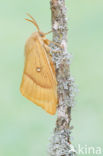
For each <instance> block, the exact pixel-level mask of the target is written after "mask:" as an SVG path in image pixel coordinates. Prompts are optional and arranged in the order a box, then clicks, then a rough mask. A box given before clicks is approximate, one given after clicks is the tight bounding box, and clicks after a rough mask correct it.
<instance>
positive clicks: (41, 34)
mask: <svg viewBox="0 0 103 156" xmlns="http://www.w3.org/2000/svg"><path fill="white" fill-rule="evenodd" d="M27 15H28V16H29V17H30V18H31V19H25V20H27V21H29V22H32V23H33V24H34V25H35V27H36V28H37V30H38V32H39V35H40V36H41V37H43V38H44V37H45V36H46V35H48V34H49V33H51V32H52V31H49V32H47V33H43V32H41V31H40V28H39V26H38V24H37V22H36V20H35V19H34V18H33V17H32V16H31V15H30V14H28V13H27Z"/></svg>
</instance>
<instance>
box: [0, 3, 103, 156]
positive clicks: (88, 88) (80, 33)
mask: <svg viewBox="0 0 103 156" xmlns="http://www.w3.org/2000/svg"><path fill="white" fill-rule="evenodd" d="M66 5H67V8H68V28H69V33H68V51H69V52H71V53H72V55H73V58H72V64H71V74H72V75H73V77H74V78H75V81H76V84H77V85H78V87H79V94H78V96H77V97H76V106H75V107H74V108H73V109H72V125H73V126H74V130H73V133H72V142H73V144H74V145H75V146H76V147H77V145H78V144H80V145H81V146H85V145H87V146H94V147H97V146H100V147H102V149H103V137H102V136H103V95H102V94H103V87H102V85H103V69H102V67H103V0H91V1H90V0H86V1H83V0H76V1H75V0H66ZM27 12H28V13H30V14H31V15H32V16H33V17H34V18H35V19H36V20H37V22H38V24H39V25H40V28H41V30H42V31H44V32H48V31H49V30H51V12H50V6H49V0H45V1H41V0H30V1H27V0H22V1H21V0H15V1H14V0H0V34H1V35H0V43H1V44H0V156H14V155H15V156H46V155H47V150H48V144H49V138H50V136H51V135H52V132H53V129H54V127H55V121H56V116H50V115H48V114H47V113H45V111H43V110H42V109H41V108H39V107H37V106H36V105H34V104H32V103H31V102H30V101H28V100H27V99H25V98H24V97H23V96H22V95H21V94H20V91H19V86H20V82H21V78H22V72H23V66H24V44H25V41H26V40H27V38H28V37H29V36H30V35H31V33H32V32H34V31H35V27H34V26H33V25H32V24H30V23H29V22H26V21H25V20H24V18H25V17H26V13H27ZM48 38H49V39H51V38H52V36H51V35H49V36H48ZM81 155H82V154H80V156H81ZM84 155H86V156H88V154H84ZM91 155H92V154H91Z"/></svg>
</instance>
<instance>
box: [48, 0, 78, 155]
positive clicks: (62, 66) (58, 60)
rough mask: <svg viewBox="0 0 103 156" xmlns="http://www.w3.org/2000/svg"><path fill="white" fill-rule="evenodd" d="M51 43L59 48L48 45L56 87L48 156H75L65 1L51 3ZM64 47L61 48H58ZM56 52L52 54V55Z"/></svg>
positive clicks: (72, 83) (72, 96)
mask: <svg viewBox="0 0 103 156" xmlns="http://www.w3.org/2000/svg"><path fill="white" fill-rule="evenodd" d="M50 6H51V14H52V30H53V41H54V42H56V43H58V44H59V45H60V47H58V46H56V45H53V44H52V45H51V49H52V50H51V53H52V57H53V62H54V64H55V67H56V77H57V83H58V99H59V102H58V108H57V121H56V127H55V130H54V133H53V136H52V138H51V142H50V146H49V155H50V156H75V155H76V151H75V148H74V146H73V145H72V144H71V140H70V135H71V126H70V121H71V108H72V107H73V105H74V96H75V85H74V80H73V78H72V77H71V75H70V59H71V54H70V53H68V50H67V34H68V28H67V21H68V20H67V16H66V7H65V0H51V1H50ZM61 47H63V48H61ZM54 51H55V52H54Z"/></svg>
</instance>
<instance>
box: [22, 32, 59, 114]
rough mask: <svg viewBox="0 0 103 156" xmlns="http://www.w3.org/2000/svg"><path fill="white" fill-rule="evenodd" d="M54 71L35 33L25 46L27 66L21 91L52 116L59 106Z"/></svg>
mask: <svg viewBox="0 0 103 156" xmlns="http://www.w3.org/2000/svg"><path fill="white" fill-rule="evenodd" d="M35 35H36V37H35ZM51 64H52V66H51ZM53 69H54V67H53V63H52V61H51V60H49V57H48V55H47V53H46V50H45V48H44V47H43V45H42V44H41V42H40V37H39V35H38V34H35V33H34V35H32V36H31V37H30V38H29V40H28V41H27V43H26V46H25V66H24V73H23V78H22V83H21V87H20V90H21V93H22V95H23V96H25V97H26V98H28V99H29V100H31V101H32V102H33V103H35V104H37V105H39V106H41V107H42V108H44V109H45V110H46V111H47V112H48V113H50V114H55V112H56V105H57V82H56V76H55V72H54V71H53Z"/></svg>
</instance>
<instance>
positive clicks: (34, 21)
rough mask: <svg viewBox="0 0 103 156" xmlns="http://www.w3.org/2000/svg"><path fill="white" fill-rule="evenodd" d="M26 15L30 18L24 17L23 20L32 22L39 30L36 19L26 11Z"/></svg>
mask: <svg viewBox="0 0 103 156" xmlns="http://www.w3.org/2000/svg"><path fill="white" fill-rule="evenodd" d="M27 15H28V16H29V17H30V18H31V19H32V20H30V19H25V20H27V21H29V22H31V23H33V24H34V25H35V26H36V28H37V30H38V31H39V32H40V28H39V26H38V24H37V22H36V20H35V19H34V18H33V17H32V16H31V15H30V14H28V13H27Z"/></svg>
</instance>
